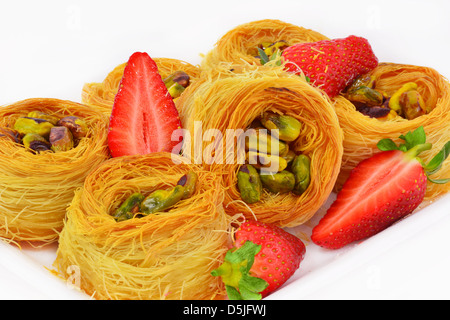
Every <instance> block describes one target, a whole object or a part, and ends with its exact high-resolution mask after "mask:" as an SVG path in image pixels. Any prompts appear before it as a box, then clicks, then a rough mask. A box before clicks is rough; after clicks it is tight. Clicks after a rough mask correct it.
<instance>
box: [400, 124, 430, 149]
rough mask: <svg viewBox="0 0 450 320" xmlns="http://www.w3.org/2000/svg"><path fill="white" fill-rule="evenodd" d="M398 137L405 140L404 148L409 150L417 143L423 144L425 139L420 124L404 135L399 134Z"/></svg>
mask: <svg viewBox="0 0 450 320" xmlns="http://www.w3.org/2000/svg"><path fill="white" fill-rule="evenodd" d="M399 138H400V139H402V140H404V141H405V144H404V145H405V147H406V150H410V149H412V148H414V147H415V146H417V145H419V144H424V143H425V142H426V140H427V137H426V135H425V130H424V129H423V127H422V126H420V127H419V128H417V129H416V130H414V131H410V132H408V133H407V134H405V135H401V136H400V137H399ZM400 147H401V146H400ZM400 147H399V148H400Z"/></svg>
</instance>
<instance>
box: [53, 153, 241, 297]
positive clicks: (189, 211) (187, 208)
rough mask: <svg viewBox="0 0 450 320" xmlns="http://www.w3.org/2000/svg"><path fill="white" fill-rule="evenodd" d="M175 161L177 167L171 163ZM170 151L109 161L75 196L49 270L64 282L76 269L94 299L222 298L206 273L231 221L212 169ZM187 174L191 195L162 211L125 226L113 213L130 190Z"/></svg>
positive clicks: (215, 262)
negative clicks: (193, 179) (53, 268)
mask: <svg viewBox="0 0 450 320" xmlns="http://www.w3.org/2000/svg"><path fill="white" fill-rule="evenodd" d="M172 157H175V158H176V159H175V160H176V161H177V162H180V164H178V165H174V164H173V162H172ZM184 162H185V159H183V158H181V157H179V156H176V155H171V154H170V153H153V154H150V155H148V156H141V157H139V156H128V157H119V158H114V159H112V160H108V161H107V162H105V163H104V164H103V165H101V166H100V167H98V168H97V169H96V170H95V171H93V172H92V173H91V174H90V175H89V176H88V177H87V178H86V181H85V183H84V186H83V188H82V189H80V190H79V191H78V192H77V193H76V195H75V198H74V200H73V201H72V204H71V205H70V207H69V209H68V213H67V222H66V225H65V227H64V230H63V232H62V233H61V236H60V240H59V248H58V252H57V259H56V261H55V266H56V268H57V269H58V270H59V272H60V274H61V275H62V276H63V277H64V278H69V277H71V276H72V274H71V272H72V271H73V270H72V269H71V266H77V267H78V268H79V274H80V275H81V278H80V282H81V283H80V287H81V289H82V290H84V291H85V292H86V293H88V294H89V295H92V296H93V297H95V298H97V299H125V300H127V299H188V300H189V299H222V298H223V297H224V294H225V292H224V287H223V285H222V284H221V281H220V280H219V279H217V278H215V277H212V276H211V275H210V272H211V271H212V270H213V269H215V268H217V267H218V266H219V265H220V261H221V259H222V257H223V255H224V254H225V252H226V250H227V245H228V241H229V239H230V237H229V231H230V230H229V228H230V222H231V220H232V218H231V217H229V216H228V215H226V214H225V213H224V211H223V207H222V201H223V192H222V188H223V187H222V186H221V185H220V183H219V180H218V179H217V177H216V174H215V173H213V172H208V171H206V170H204V169H202V168H201V167H200V166H197V165H191V164H186V163H184ZM187 172H194V173H196V174H197V177H198V180H197V182H196V185H195V191H194V192H193V193H192V194H191V195H190V196H189V197H188V198H185V199H182V200H180V201H179V202H177V203H176V204H175V205H174V206H172V207H170V208H168V209H167V210H165V211H162V212H157V213H152V214H148V215H146V216H144V217H139V218H138V217H135V218H131V219H127V220H124V221H117V220H116V219H115V218H114V214H115V212H116V210H117V209H118V208H119V207H120V206H121V204H122V203H123V201H124V200H125V199H127V198H128V197H129V196H130V195H131V194H133V193H137V192H139V193H142V194H151V193H152V192H153V191H155V190H162V189H170V188H172V187H173V186H175V185H177V182H179V180H180V178H182V177H183V176H184V175H185V174H186V173H187Z"/></svg>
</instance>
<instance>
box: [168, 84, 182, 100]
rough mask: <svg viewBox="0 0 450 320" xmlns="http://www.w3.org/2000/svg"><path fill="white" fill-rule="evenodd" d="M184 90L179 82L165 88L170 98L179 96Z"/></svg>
mask: <svg viewBox="0 0 450 320" xmlns="http://www.w3.org/2000/svg"><path fill="white" fill-rule="evenodd" d="M184 90H185V88H184V87H183V86H182V85H181V84H179V83H174V84H173V85H171V86H170V87H168V88H167V91H168V92H169V94H170V96H171V97H172V99H175V98H178V97H179V96H181V94H182V93H183V92H184Z"/></svg>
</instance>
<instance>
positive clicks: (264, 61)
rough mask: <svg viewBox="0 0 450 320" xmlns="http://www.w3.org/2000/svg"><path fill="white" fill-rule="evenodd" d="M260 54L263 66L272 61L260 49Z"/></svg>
mask: <svg viewBox="0 0 450 320" xmlns="http://www.w3.org/2000/svg"><path fill="white" fill-rule="evenodd" d="M258 52H259V58H260V59H261V64H262V65H265V64H266V63H267V62H269V61H270V59H269V57H268V56H267V54H266V53H265V52H264V50H263V49H261V48H258Z"/></svg>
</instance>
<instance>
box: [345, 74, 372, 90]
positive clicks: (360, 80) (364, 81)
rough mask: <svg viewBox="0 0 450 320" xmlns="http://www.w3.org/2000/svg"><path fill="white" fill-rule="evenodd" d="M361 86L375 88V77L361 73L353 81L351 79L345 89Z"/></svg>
mask: <svg viewBox="0 0 450 320" xmlns="http://www.w3.org/2000/svg"><path fill="white" fill-rule="evenodd" d="M361 86H365V87H369V88H370V89H373V88H375V77H374V76H371V75H368V74H363V75H361V76H359V77H357V78H356V79H355V81H353V83H352V84H351V85H350V86H349V88H348V89H347V91H351V90H354V89H356V88H359V87H361Z"/></svg>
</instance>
